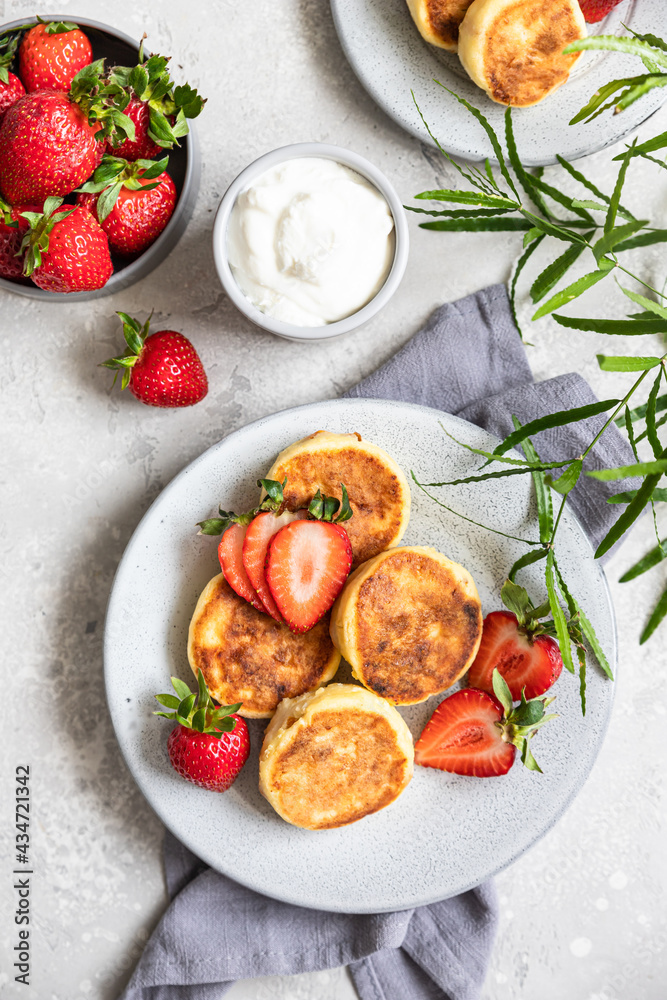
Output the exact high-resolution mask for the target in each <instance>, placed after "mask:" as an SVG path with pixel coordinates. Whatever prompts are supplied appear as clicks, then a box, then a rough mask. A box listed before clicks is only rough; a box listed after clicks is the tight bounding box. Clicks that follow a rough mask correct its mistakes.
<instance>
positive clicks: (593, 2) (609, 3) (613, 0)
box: [579, 0, 621, 24]
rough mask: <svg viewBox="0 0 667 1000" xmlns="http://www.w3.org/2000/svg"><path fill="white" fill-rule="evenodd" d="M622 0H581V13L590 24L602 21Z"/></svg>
mask: <svg viewBox="0 0 667 1000" xmlns="http://www.w3.org/2000/svg"><path fill="white" fill-rule="evenodd" d="M620 2H621V0H579V6H580V7H581V13H582V14H583V15H584V20H586V21H587V22H588V24H594V23H595V22H596V21H602V19H603V18H605V17H606V16H607V14H608V13H609V11H611V10H613V9H614V7H616V6H617V5H618V4H619V3H620Z"/></svg>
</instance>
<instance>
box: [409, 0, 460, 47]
mask: <svg viewBox="0 0 667 1000" xmlns="http://www.w3.org/2000/svg"><path fill="white" fill-rule="evenodd" d="M471 3H472V0H408V7H409V8H410V13H411V14H412V20H413V21H414V22H415V24H416V25H417V27H418V29H419V33H420V34H421V36H422V38H423V39H424V40H425V41H427V42H430V43H431V45H438V46H439V47H440V48H441V49H447V50H448V51H449V52H456V50H457V48H458V42H459V25H460V24H461V21H462V20H463V18H464V16H465V12H466V11H467V9H468V7H469V6H470V4H471Z"/></svg>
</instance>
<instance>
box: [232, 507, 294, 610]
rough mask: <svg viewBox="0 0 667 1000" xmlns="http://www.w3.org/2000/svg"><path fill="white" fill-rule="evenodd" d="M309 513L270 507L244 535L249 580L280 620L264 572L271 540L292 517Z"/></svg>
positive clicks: (266, 607) (249, 526) (252, 523)
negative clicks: (273, 511)
mask: <svg viewBox="0 0 667 1000" xmlns="http://www.w3.org/2000/svg"><path fill="white" fill-rule="evenodd" d="M307 516H308V511H307V510H300V511H297V512H296V513H294V514H293V513H292V512H291V511H289V510H286V511H284V512H283V513H282V514H280V515H277V514H274V513H272V512H270V511H268V512H266V513H263V514H257V515H256V516H255V517H254V518H253V519H252V521H251V522H250V524H249V525H248V527H247V529H246V532H245V538H244V539H243V566H244V568H245V571H246V573H247V574H248V579H249V580H250V583H251V584H252V586H253V587H254V588H255V591H256V593H257V595H258V597H259V599H260V601H261V602H262V605H263V608H262V610H263V611H266V612H268V614H270V615H271V617H272V618H275V620H276V621H277V622H281V621H282V617H281V614H280V611H279V610H278V607H277V605H276V602H275V601H274V599H273V597H272V596H271V591H270V590H269V587H268V584H267V582H266V576H265V575H264V564H265V563H266V554H267V552H268V548H269V543H270V541H271V539H272V538H273V536H274V535H276V534H277V533H278V532H279V531H280V529H281V528H284V527H285V525H286V524H291V522H292V521H299V520H303V519H304V518H306V517H307Z"/></svg>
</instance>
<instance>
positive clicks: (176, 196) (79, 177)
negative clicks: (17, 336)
mask: <svg viewBox="0 0 667 1000" xmlns="http://www.w3.org/2000/svg"><path fill="white" fill-rule="evenodd" d="M203 104H204V101H203V99H202V98H201V97H200V96H199V95H198V94H197V91H196V90H194V89H193V88H191V87H190V86H189V85H188V84H183V85H176V84H175V83H174V81H173V80H172V79H171V75H170V70H169V59H168V58H166V57H164V56H161V55H150V54H149V53H148V52H147V51H146V50H145V48H144V44H143V40H142V41H141V42H139V43H137V42H135V41H134V40H133V39H132V38H130V37H129V36H128V35H125V34H124V33H123V32H121V31H117V30H116V29H115V28H112V27H109V26H108V25H105V24H100V23H99V22H97V21H92V20H89V19H87V18H78V19H77V22H76V23H74V22H71V21H67V20H60V19H58V18H54V19H53V20H51V21H45V20H43V19H41V18H39V17H38V18H31V19H28V20H27V21H14V22H12V23H10V24H6V25H4V26H2V27H0V289H4V290H6V291H11V292H16V293H18V294H20V295H26V296H29V297H31V298H37V299H48V300H49V301H57V300H58V299H59V298H60V297H62V296H63V295H65V294H66V295H67V296H68V300H71V299H72V298H76V299H92V298H97V297H99V296H101V295H107V294H111V293H113V292H117V291H120V290H121V289H124V288H126V287H127V286H128V285H130V284H132V283H134V282H135V281H138V280H139V279H140V278H143V277H145V276H146V275H147V274H148V273H149V272H150V271H152V270H153V269H154V268H155V267H157V265H158V264H160V263H161V262H162V261H163V260H164V258H165V257H166V256H167V254H169V253H170V251H171V250H172V249H173V248H174V246H175V245H176V243H177V242H178V240H179V239H180V237H181V235H182V234H183V232H184V231H185V228H186V226H187V224H188V222H189V220H190V217H191V216H192V212H193V210H194V206H195V201H196V198H197V191H198V187H199V175H200V170H201V162H200V155H199V147H198V143H197V139H196V135H195V133H194V131H193V129H192V126H191V125H190V122H191V119H192V118H195V117H196V116H197V115H198V114H199V113H200V111H201V109H202V107H203Z"/></svg>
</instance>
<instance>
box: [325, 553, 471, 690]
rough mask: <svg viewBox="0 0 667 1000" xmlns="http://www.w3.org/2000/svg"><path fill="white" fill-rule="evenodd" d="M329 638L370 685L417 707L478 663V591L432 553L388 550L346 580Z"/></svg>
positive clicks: (463, 571)
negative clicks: (475, 660)
mask: <svg viewBox="0 0 667 1000" xmlns="http://www.w3.org/2000/svg"><path fill="white" fill-rule="evenodd" d="M331 637H332V639H333V641H334V643H335V645H336V647H337V648H338V649H339V650H340V652H341V653H342V655H343V656H344V657H345V658H346V660H348V662H349V663H350V665H351V666H352V672H353V674H354V676H355V677H356V678H357V679H358V680H360V681H361V683H362V684H363V685H365V687H367V688H369V689H370V690H372V691H375V693H376V694H378V695H381V696H382V697H383V698H386V699H387V701H389V702H391V703H392V704H394V705H414V704H416V703H417V702H420V701H425V700H426V699H427V698H428V697H430V696H431V695H433V694H438V693H439V692H440V691H444V690H445V689H446V688H448V687H451V685H452V684H454V682H455V681H457V680H458V679H459V678H460V677H461V676H462V675H463V674H464V673H465V672H466V670H467V669H468V667H469V666H470V664H471V663H472V661H473V659H474V658H475V655H476V653H477V650H478V648H479V644H480V641H481V637H482V610H481V605H480V600H479V596H478V594H477V588H476V587H475V583H474V581H473V578H472V577H471V575H470V573H469V572H468V571H467V570H466V569H464V568H463V566H460V565H459V564H458V563H455V562H452V561H451V560H450V559H447V557H446V556H443V555H442V554H441V553H440V552H436V550H435V549H431V548H426V547H421V546H412V547H410V546H405V547H399V548H395V549H390V550H389V551H388V552H383V553H381V554H380V555H379V556H376V558H375V559H371V560H369V561H368V562H366V563H364V564H363V565H362V566H359V568H358V569H357V570H356V571H355V572H354V573H353V574H352V575H351V576H350V577H349V578H348V581H347V583H346V584H345V587H344V588H343V591H342V593H341V594H340V596H339V597H338V599H337V601H336V603H335V604H334V606H333V610H332V612H331Z"/></svg>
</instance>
